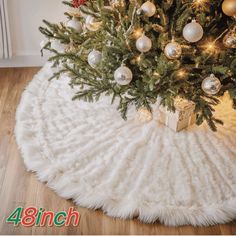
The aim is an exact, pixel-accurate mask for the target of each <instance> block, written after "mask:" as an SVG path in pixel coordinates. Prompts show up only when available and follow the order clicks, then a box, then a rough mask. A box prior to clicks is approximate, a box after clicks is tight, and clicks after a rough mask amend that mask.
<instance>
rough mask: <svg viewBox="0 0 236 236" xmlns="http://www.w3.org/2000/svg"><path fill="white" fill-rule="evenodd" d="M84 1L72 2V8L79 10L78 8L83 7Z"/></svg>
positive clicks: (76, 0)
mask: <svg viewBox="0 0 236 236" xmlns="http://www.w3.org/2000/svg"><path fill="white" fill-rule="evenodd" d="M85 3H86V0H72V5H73V7H74V8H79V7H80V6H82V5H84V4H85Z"/></svg>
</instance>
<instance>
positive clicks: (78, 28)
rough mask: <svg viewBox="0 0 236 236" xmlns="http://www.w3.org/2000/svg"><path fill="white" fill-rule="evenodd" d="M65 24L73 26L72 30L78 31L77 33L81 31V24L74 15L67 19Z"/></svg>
mask: <svg viewBox="0 0 236 236" xmlns="http://www.w3.org/2000/svg"><path fill="white" fill-rule="evenodd" d="M66 25H67V27H70V28H73V29H74V30H76V31H78V32H79V33H81V32H82V31H83V26H82V24H81V23H80V22H79V21H78V20H77V19H76V18H75V17H73V18H72V19H71V20H69V21H68V22H67V24H66Z"/></svg>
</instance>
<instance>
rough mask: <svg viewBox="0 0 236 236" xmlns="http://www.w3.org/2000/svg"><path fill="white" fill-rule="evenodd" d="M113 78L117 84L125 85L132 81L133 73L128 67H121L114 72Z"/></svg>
mask: <svg viewBox="0 0 236 236" xmlns="http://www.w3.org/2000/svg"><path fill="white" fill-rule="evenodd" d="M114 78H115V81H116V82H117V83H118V84H120V85H127V84H129V83H130V82H131V81H132V79H133V73H132V71H131V70H130V69H129V68H128V67H126V66H121V67H119V68H118V69H117V70H116V71H115V73H114Z"/></svg>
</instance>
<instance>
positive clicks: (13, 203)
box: [0, 68, 236, 235]
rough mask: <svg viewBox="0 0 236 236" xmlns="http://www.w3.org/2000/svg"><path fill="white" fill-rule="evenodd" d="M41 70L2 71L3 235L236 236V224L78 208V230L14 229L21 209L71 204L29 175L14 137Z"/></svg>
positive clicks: (0, 208) (58, 207) (0, 186)
mask: <svg viewBox="0 0 236 236" xmlns="http://www.w3.org/2000/svg"><path fill="white" fill-rule="evenodd" d="M38 70H39V68H29V69H27V68H21V69H0V234H203V235H206V234H211V235H212V234H236V222H232V223H230V224H226V225H216V226H212V227H196V228H194V227H191V226H186V227H177V228H174V227H165V226H163V225H161V224H159V223H156V224H153V225H148V224H142V223H140V222H139V221H137V220H127V221H123V220H119V219H112V218H110V217H108V216H106V215H104V214H103V213H102V212H101V211H92V210H87V209H84V208H79V207H78V211H79V212H80V214H81V221H80V225H79V226H78V227H55V226H54V227H42V228H41V227H32V228H25V227H22V226H19V227H14V226H12V225H10V224H6V223H5V220H6V217H8V216H9V215H10V213H11V212H12V211H13V210H14V209H15V208H16V207H18V206H22V207H25V208H26V207H29V206H35V207H37V208H40V207H42V208H45V209H46V210H51V211H55V212H58V211H62V210H67V209H68V208H69V207H70V206H74V205H73V203H72V202H71V201H67V200H64V199H62V198H60V197H58V196H57V195H56V194H55V193H54V192H53V191H52V190H51V189H49V188H48V187H47V186H46V185H44V184H42V183H40V182H38V181H37V179H36V176H35V174H34V173H30V172H27V171H26V169H25V166H24V163H23V161H22V159H21V157H20V154H19V151H18V150H17V146H16V143H15V138H14V132H13V130H14V125H15V110H16V107H17V104H18V103H19V100H20V96H21V93H22V91H23V90H24V88H25V86H26V85H27V83H28V82H29V81H30V80H31V79H32V77H33V75H34V74H35V73H36V72H37V71H38Z"/></svg>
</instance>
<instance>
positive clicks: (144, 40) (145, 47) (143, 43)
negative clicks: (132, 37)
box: [136, 35, 152, 52]
mask: <svg viewBox="0 0 236 236" xmlns="http://www.w3.org/2000/svg"><path fill="white" fill-rule="evenodd" d="M136 48H137V49H138V50H139V51H140V52H148V51H150V50H151V48H152V41H151V39H150V38H148V37H147V36H145V35H142V36H141V37H140V38H138V39H137V41H136Z"/></svg>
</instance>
